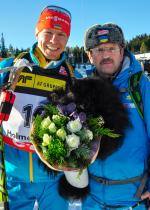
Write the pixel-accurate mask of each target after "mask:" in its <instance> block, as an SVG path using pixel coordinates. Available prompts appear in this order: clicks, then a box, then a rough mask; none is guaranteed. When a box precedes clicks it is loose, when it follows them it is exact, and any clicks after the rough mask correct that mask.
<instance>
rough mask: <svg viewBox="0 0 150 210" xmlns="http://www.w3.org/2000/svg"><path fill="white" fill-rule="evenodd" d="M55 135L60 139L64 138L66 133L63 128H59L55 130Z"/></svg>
mask: <svg viewBox="0 0 150 210" xmlns="http://www.w3.org/2000/svg"><path fill="white" fill-rule="evenodd" d="M56 135H57V136H58V137H59V138H61V139H65V137H66V135H67V133H66V131H65V130H64V129H63V128H60V129H58V130H57V132H56Z"/></svg>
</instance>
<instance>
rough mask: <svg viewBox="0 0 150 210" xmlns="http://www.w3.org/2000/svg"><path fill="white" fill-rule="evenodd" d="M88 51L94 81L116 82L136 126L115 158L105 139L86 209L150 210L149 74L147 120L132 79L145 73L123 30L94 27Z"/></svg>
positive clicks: (144, 90) (144, 88) (143, 86)
mask: <svg viewBox="0 0 150 210" xmlns="http://www.w3.org/2000/svg"><path fill="white" fill-rule="evenodd" d="M85 50H86V51H87V54H88V57H89V60H90V62H91V63H92V64H93V65H94V66H95V69H94V70H93V72H92V73H91V75H89V76H99V77H102V78H104V79H106V82H107V81H111V82H112V84H113V85H114V86H115V87H116V88H118V89H119V90H120V99H121V101H122V103H123V104H124V106H125V107H126V109H127V112H128V116H129V119H130V122H131V126H130V127H129V128H128V129H126V131H125V137H124V139H123V144H122V146H120V148H119V149H117V150H116V151H115V152H113V153H109V150H110V149H111V148H110V147H111V146H110V145H109V143H108V141H107V140H108V139H107V138H102V142H101V147H100V152H99V155H98V158H97V160H96V161H95V162H94V163H93V164H92V165H90V167H89V174H90V188H91V193H90V194H89V195H88V197H87V198H86V199H85V200H84V201H83V210H100V209H101V210H103V209H107V210H110V209H118V210H121V209H122V210H127V209H132V208H133V209H135V210H137V209H138V210H144V209H147V207H146V206H145V203H144V202H142V200H141V194H142V193H145V194H143V195H142V199H145V198H148V197H149V195H150V193H149V192H148V190H149V188H148V184H147V183H148V180H147V174H146V173H147V163H148V155H149V152H150V147H149V143H150V108H149V107H150V79H149V78H148V77H147V76H145V75H144V74H142V76H141V79H140V92H141V97H142V104H143V106H144V109H143V113H144V119H142V118H141V116H140V114H139V113H138V109H137V108H136V106H135V103H134V102H133V100H132V99H131V96H130V94H129V91H128V90H129V78H130V76H131V75H133V74H135V73H137V72H140V71H142V69H141V65H140V64H139V62H138V61H137V60H136V59H135V57H134V56H133V54H132V53H131V52H129V51H128V50H127V49H126V45H125V39H124V35H123V32H122V30H121V28H120V27H119V26H117V25H115V24H111V23H110V24H109V23H108V24H104V25H94V26H92V27H91V28H89V29H88V30H87V32H86V34H85ZM114 123H117V122H114ZM118 126H119V125H118ZM105 154H106V155H105ZM145 182H146V184H145ZM146 191H147V192H146Z"/></svg>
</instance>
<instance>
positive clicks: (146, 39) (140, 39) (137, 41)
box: [127, 33, 150, 53]
mask: <svg viewBox="0 0 150 210" xmlns="http://www.w3.org/2000/svg"><path fill="white" fill-rule="evenodd" d="M142 43H144V44H142ZM142 45H145V46H144V52H145V53H146V52H149V51H150V35H147V34H146V33H145V34H142V35H138V36H136V37H135V38H133V39H132V40H130V41H129V42H128V44H127V46H128V48H129V50H131V51H132V52H133V53H140V51H141V50H140V49H141V47H142V48H143V46H142ZM142 51H143V50H142Z"/></svg>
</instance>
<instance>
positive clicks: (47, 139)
mask: <svg viewBox="0 0 150 210" xmlns="http://www.w3.org/2000/svg"><path fill="white" fill-rule="evenodd" d="M51 140H52V137H51V136H49V135H48V134H47V133H45V134H44V135H43V142H42V146H48V145H49V143H50V141H51Z"/></svg>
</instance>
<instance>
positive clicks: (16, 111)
mask: <svg viewBox="0 0 150 210" xmlns="http://www.w3.org/2000/svg"><path fill="white" fill-rule="evenodd" d="M35 47H36V44H35V45H34V46H33V48H32V49H31V50H30V53H29V54H26V55H25V56H24V57H25V58H26V59H28V60H29V62H30V63H32V64H35V66H33V70H32V71H30V70H29V69H28V68H25V69H24V70H23V71H22V73H21V75H20V76H19V80H18V83H17V86H16V88H15V95H16V99H15V103H14V106H13V108H12V111H11V114H10V117H9V120H8V121H6V122H3V132H4V141H5V143H6V144H5V163H6V173H7V176H8V177H9V178H12V179H14V180H15V181H25V182H26V181H27V182H30V181H34V182H44V181H51V180H50V177H49V176H48V175H47V172H45V171H44V170H43V168H42V167H41V166H40V165H39V158H38V156H37V155H36V153H35V151H34V148H33V145H32V144H31V142H30V138H29V134H30V130H31V122H32V119H33V116H34V115H36V114H37V113H40V111H41V109H42V105H43V104H44V103H45V102H46V100H47V96H48V93H49V92H52V91H53V90H54V88H56V87H63V88H66V86H67V85H68V84H69V82H70V77H71V76H72V72H71V71H70V67H69V64H67V63H66V56H65V53H63V54H62V55H61V58H60V59H59V60H58V61H53V62H50V63H48V64H47V65H46V66H45V67H44V68H41V67H39V60H40V59H41V58H40V56H39V57H38V58H37V57H35V55H34V53H33V51H34V49H35ZM37 54H38V53H37ZM40 61H41V60H40ZM13 62H14V59H13V58H8V59H6V60H4V61H2V62H1V63H0V68H5V67H9V66H11V65H13ZM41 63H42V62H41ZM7 79H8V75H7V74H3V75H2V74H1V79H0V81H1V84H2V83H4V82H6V81H7ZM23 163H25V165H28V169H29V170H28V171H26V170H27V169H26V167H24V165H23ZM58 177H59V176H58ZM53 179H54V178H53ZM55 179H56V178H55Z"/></svg>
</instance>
